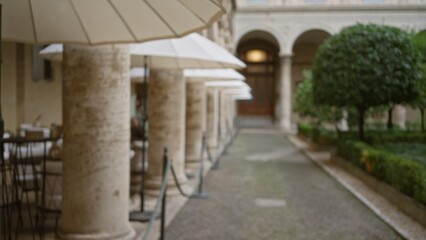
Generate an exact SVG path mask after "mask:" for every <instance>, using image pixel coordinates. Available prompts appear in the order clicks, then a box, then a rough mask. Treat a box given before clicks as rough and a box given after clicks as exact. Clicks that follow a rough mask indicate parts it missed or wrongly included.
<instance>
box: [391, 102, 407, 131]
mask: <svg viewBox="0 0 426 240" xmlns="http://www.w3.org/2000/svg"><path fill="white" fill-rule="evenodd" d="M392 117H393V120H394V122H395V123H396V124H397V125H398V127H400V128H401V129H405V127H406V126H405V122H406V118H407V110H406V109H405V107H404V106H402V105H395V107H394V110H393V116H392Z"/></svg>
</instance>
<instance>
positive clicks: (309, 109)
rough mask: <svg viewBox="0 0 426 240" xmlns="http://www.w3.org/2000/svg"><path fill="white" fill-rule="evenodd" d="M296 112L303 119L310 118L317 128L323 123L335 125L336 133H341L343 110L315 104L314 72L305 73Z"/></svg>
mask: <svg viewBox="0 0 426 240" xmlns="http://www.w3.org/2000/svg"><path fill="white" fill-rule="evenodd" d="M294 110H295V111H296V112H297V113H299V115H300V116H301V117H307V118H310V120H312V121H313V122H314V124H315V125H316V126H317V127H319V126H320V125H321V124H322V123H323V122H327V123H331V124H333V125H334V127H335V128H336V131H339V129H338V127H337V122H338V121H339V120H340V119H341V118H342V109H339V108H336V107H332V106H327V105H318V104H316V103H315V101H314V97H313V81H312V72H311V71H310V70H305V71H304V72H303V81H302V82H301V83H299V85H298V86H297V89H296V99H295V103H294Z"/></svg>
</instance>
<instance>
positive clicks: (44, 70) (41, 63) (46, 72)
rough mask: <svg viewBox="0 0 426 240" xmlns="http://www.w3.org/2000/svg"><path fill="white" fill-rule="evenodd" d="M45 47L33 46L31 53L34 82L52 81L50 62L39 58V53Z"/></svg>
mask: <svg viewBox="0 0 426 240" xmlns="http://www.w3.org/2000/svg"><path fill="white" fill-rule="evenodd" d="M44 47H46V46H37V45H34V46H33V53H32V55H33V56H32V58H33V59H32V74H33V79H34V81H38V80H48V81H51V80H53V77H52V64H51V62H50V61H47V60H44V59H43V58H41V57H40V55H39V51H40V50H41V49H43V48H44Z"/></svg>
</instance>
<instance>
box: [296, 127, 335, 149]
mask: <svg viewBox="0 0 426 240" xmlns="http://www.w3.org/2000/svg"><path fill="white" fill-rule="evenodd" d="M297 133H298V134H299V135H300V136H303V137H306V138H309V139H310V140H312V141H313V142H315V143H317V144H320V145H330V144H334V143H335V142H336V141H337V140H338V135H337V133H336V132H335V131H332V130H328V129H324V128H320V127H318V126H313V125H310V124H307V123H299V124H298V125H297Z"/></svg>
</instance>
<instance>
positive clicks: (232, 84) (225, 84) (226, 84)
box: [205, 80, 251, 90]
mask: <svg viewBox="0 0 426 240" xmlns="http://www.w3.org/2000/svg"><path fill="white" fill-rule="evenodd" d="M205 85H206V87H218V88H242V89H249V90H250V89H251V88H250V86H249V85H248V84H247V83H245V82H243V81H237V80H234V81H207V82H206V83H205Z"/></svg>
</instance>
